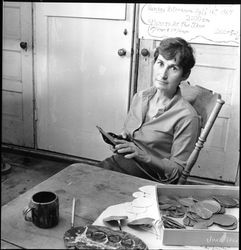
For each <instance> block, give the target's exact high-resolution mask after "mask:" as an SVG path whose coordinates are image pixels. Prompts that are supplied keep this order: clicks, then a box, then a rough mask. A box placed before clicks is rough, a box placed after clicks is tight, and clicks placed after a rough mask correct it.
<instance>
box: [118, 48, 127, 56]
mask: <svg viewBox="0 0 241 250" xmlns="http://www.w3.org/2000/svg"><path fill="white" fill-rule="evenodd" d="M118 55H119V56H125V55H126V50H125V49H119V50H118Z"/></svg>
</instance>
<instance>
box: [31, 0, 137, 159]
mask: <svg viewBox="0 0 241 250" xmlns="http://www.w3.org/2000/svg"><path fill="white" fill-rule="evenodd" d="M133 17H134V4H124V3H123V4H122V3H118V4H110V3H101V4H98V3H34V20H35V48H36V56H35V67H36V75H35V78H36V90H37V92H36V98H37V108H38V109H37V112H38V122H37V146H38V148H39V149H44V150H49V151H54V152H60V153H64V154H68V155H75V156H80V157H85V158H90V159H95V160H102V159H104V158H105V157H107V156H109V155H111V154H112V152H111V151H110V149H109V146H108V145H107V144H105V143H104V142H103V140H102V137H101V135H100V134H99V132H98V131H97V129H96V125H99V126H101V127H102V128H103V129H105V130H106V131H112V132H115V133H118V132H120V129H121V127H122V124H123V121H124V118H125V115H126V113H127V110H128V101H129V87H130V86H129V85H130V78H131V58H132V55H131V48H132V39H133V38H132V37H133ZM119 49H124V50H125V51H126V54H125V55H123V56H120V55H119V54H118V50H119Z"/></svg>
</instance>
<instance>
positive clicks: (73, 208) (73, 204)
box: [71, 197, 75, 228]
mask: <svg viewBox="0 0 241 250" xmlns="http://www.w3.org/2000/svg"><path fill="white" fill-rule="evenodd" d="M74 213H75V197H74V198H73V203H72V217H71V227H72V228H73V227H74Z"/></svg>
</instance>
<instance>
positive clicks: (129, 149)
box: [115, 139, 151, 163]
mask: <svg viewBox="0 0 241 250" xmlns="http://www.w3.org/2000/svg"><path fill="white" fill-rule="evenodd" d="M115 142H117V143H118V144H117V145H116V146H115V151H117V153H119V154H124V157H125V158H127V159H131V158H136V159H137V160H140V161H142V162H146V163H148V162H150V158H151V156H150V155H149V154H148V153H147V152H146V151H144V150H142V149H141V148H139V147H138V146H136V145H135V143H133V142H129V141H126V140H119V139H115Z"/></svg>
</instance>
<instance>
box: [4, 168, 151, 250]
mask: <svg viewBox="0 0 241 250" xmlns="http://www.w3.org/2000/svg"><path fill="white" fill-rule="evenodd" d="M155 184H156V182H153V181H148V180H145V179H141V178H137V177H133V176H129V175H125V174H121V173H117V172H113V171H109V170H104V169H101V168H98V167H94V166H90V165H87V164H79V163H76V164H72V165H70V166H69V167H67V168H65V169H64V170H62V171H60V172H59V173H57V174H55V175H53V176H52V177H50V178H49V179H47V180H46V181H44V182H42V183H40V184H39V185H37V186H35V187H34V188H32V189H30V190H29V191H27V192H26V193H24V194H22V195H20V196H19V197H17V198H16V199H14V200H12V201H10V202H9V203H7V204H6V205H4V206H2V213H1V215H2V216H1V217H2V218H1V249H13V248H15V249H18V248H27V249H28V248H37V249H46V248H48V249H61V248H62V249H63V248H65V246H64V241H63V235H64V233H65V231H67V230H68V229H69V228H70V223H71V211H72V199H73V197H76V209H75V226H84V225H86V224H92V223H93V222H94V221H95V219H96V218H97V217H98V216H99V215H100V214H101V213H102V212H103V210H105V209H106V208H107V207H109V206H111V205H115V204H119V203H123V202H127V201H132V200H133V196H132V193H133V192H135V191H137V190H138V188H139V187H141V186H145V185H155ZM43 190H48V191H53V192H55V193H57V194H58V196H59V204H60V220H59V224H58V225H57V226H56V227H54V228H52V229H41V228H38V227H36V226H35V225H34V224H32V223H31V222H26V221H25V220H24V218H23V215H22V211H23V209H24V207H26V206H27V205H28V202H29V200H30V198H31V196H32V195H33V194H34V193H36V192H38V191H43Z"/></svg>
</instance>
